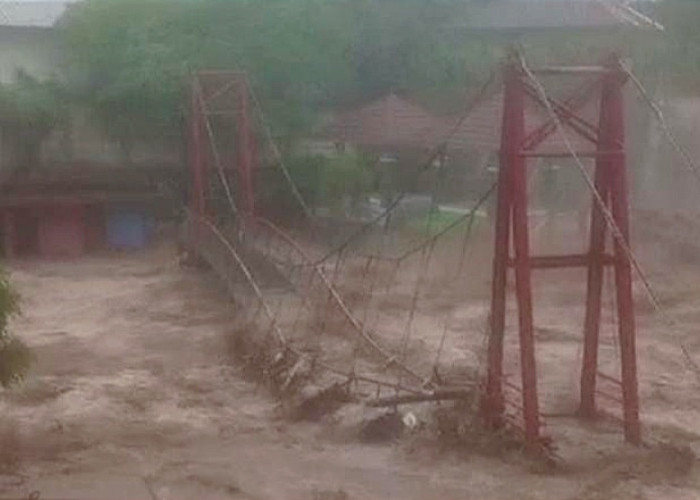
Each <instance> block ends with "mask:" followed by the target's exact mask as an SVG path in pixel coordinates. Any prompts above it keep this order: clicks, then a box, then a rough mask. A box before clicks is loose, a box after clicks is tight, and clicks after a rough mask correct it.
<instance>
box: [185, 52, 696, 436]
mask: <svg viewBox="0 0 700 500" xmlns="http://www.w3.org/2000/svg"><path fill="white" fill-rule="evenodd" d="M562 79H563V80H567V81H568V83H567V84H566V85H561V84H559V85H556V81H557V80H562ZM629 79H632V81H633V82H634V83H635V86H636V87H637V88H638V89H639V90H640V91H642V95H643V96H644V98H645V99H646V100H647V102H648V103H649V104H650V105H651V106H652V109H653V111H654V116H656V117H657V118H658V119H659V121H660V123H661V124H662V126H663V130H664V132H665V133H666V134H667V136H668V138H669V139H670V140H671V144H672V145H673V146H674V148H675V149H676V150H677V152H679V154H680V157H681V159H682V160H683V161H684V164H686V165H687V166H688V168H689V169H690V170H691V171H692V172H693V173H694V175H697V168H696V166H695V164H694V163H693V162H692V159H691V158H690V156H689V155H688V154H687V153H686V152H685V151H684V150H683V149H682V148H681V147H680V145H679V143H678V141H677V140H675V138H674V137H673V135H672V134H671V132H670V129H669V128H668V126H667V125H666V124H665V121H664V119H663V115H662V114H661V112H660V110H659V108H658V107H657V106H655V105H654V103H653V101H652V100H651V98H650V97H649V96H648V94H647V93H646V92H645V91H644V89H643V87H642V86H641V83H639V80H638V79H637V78H636V77H635V76H634V75H633V74H632V73H631V71H630V70H629V68H628V67H627V66H626V65H625V64H623V63H622V62H621V61H620V60H619V59H618V58H616V57H609V58H607V59H606V60H605V61H603V62H602V63H601V64H600V65H596V66H590V67H546V68H535V69H531V68H530V67H529V66H528V64H527V62H526V60H525V59H524V58H523V57H522V55H520V54H513V55H512V56H511V57H510V59H509V61H508V63H507V64H506V65H505V69H504V70H503V71H502V72H501V73H499V74H497V75H496V74H494V76H492V77H491V78H490V79H489V80H488V82H487V83H486V84H485V85H484V86H483V87H482V88H481V89H480V90H479V92H478V93H477V94H476V95H475V97H474V99H473V100H472V102H471V104H470V105H469V106H468V108H467V109H466V112H465V113H464V115H463V116H462V118H461V119H460V120H459V121H458V122H457V123H456V125H455V126H454V127H453V129H452V130H451V131H450V132H449V134H448V135H447V137H445V138H444V139H443V141H441V142H440V143H439V144H437V145H436V146H435V148H434V149H433V151H431V152H430V154H429V155H428V158H427V159H426V161H425V163H424V167H423V168H421V169H419V172H418V174H417V175H418V176H420V175H422V174H423V173H425V172H426V171H428V170H430V168H431V166H432V165H433V164H434V160H435V159H436V158H437V157H438V156H439V155H441V154H444V150H445V147H446V145H448V144H449V141H450V139H451V138H452V136H453V135H454V134H455V133H456V132H457V131H458V130H459V128H460V126H461V125H462V123H463V122H464V120H465V119H466V118H467V117H468V116H469V113H471V112H472V111H473V110H474V109H475V107H476V106H478V105H479V103H480V102H483V101H484V100H485V99H487V98H489V97H491V96H493V95H494V94H497V93H502V96H503V97H502V100H503V102H502V125H501V138H500V141H501V147H500V169H499V174H498V180H497V181H496V182H495V183H494V184H492V185H491V186H490V187H489V188H488V189H486V190H485V191H484V192H483V193H482V195H481V196H480V197H479V198H478V201H476V203H474V204H473V206H472V207H471V209H470V210H469V211H468V212H467V213H466V214H464V215H463V216H461V217H459V218H458V219H456V220H455V221H454V222H452V223H450V224H449V225H447V226H446V227H444V228H442V229H441V230H439V231H437V232H436V231H431V228H430V224H431V219H430V217H429V218H428V221H427V223H426V225H427V228H426V229H427V231H426V233H427V234H428V236H426V237H425V239H423V240H420V241H418V242H414V243H412V244H411V245H408V247H407V248H402V249H401V250H400V251H399V252H398V253H396V252H395V255H388V252H387V249H388V247H390V246H391V245H390V244H388V240H390V239H391V235H390V234H389V231H388V230H387V227H388V224H387V223H386V222H387V219H389V218H390V217H391V216H392V215H393V213H394V212H395V211H396V209H397V207H398V206H399V205H400V202H401V199H402V198H403V197H404V196H405V195H406V193H405V192H404V193H401V194H399V195H398V196H396V197H395V198H394V199H393V201H392V202H391V203H389V204H388V206H387V207H386V208H385V209H384V211H383V212H382V213H381V214H379V215H377V216H376V217H375V218H374V219H373V220H371V221H370V222H367V223H364V224H362V225H360V226H359V227H357V228H355V229H353V230H352V231H351V233H350V235H349V236H348V237H346V238H344V239H343V240H342V241H341V242H340V243H339V244H337V243H336V244H334V245H330V246H329V245H324V244H320V243H319V239H320V238H319V233H320V232H321V231H322V230H321V229H319V224H318V222H317V221H316V220H315V217H314V216H313V215H312V211H311V210H310V208H309V207H308V205H307V204H306V203H305V201H304V199H303V197H302V196H301V194H300V191H299V189H298V188H297V187H296V186H295V184H294V182H293V180H292V178H291V176H290V174H289V172H288V170H287V169H286V167H285V165H284V163H283V161H282V155H281V154H280V152H279V150H278V148H277V147H276V146H275V144H274V141H273V138H272V134H271V132H270V130H269V128H267V125H266V123H265V118H264V116H263V113H262V108H261V106H260V103H259V101H258V100H257V98H256V97H255V95H254V94H253V91H252V88H251V86H250V85H249V83H248V80H247V78H246V75H245V74H243V73H240V72H202V73H199V74H197V75H196V76H195V78H194V79H193V84H192V92H191V112H190V129H189V132H190V137H189V140H190V145H189V146H190V147H189V152H190V167H191V189H190V201H189V210H188V217H187V242H188V245H189V249H190V251H191V252H192V253H193V254H194V255H195V256H196V257H197V258H199V259H201V260H203V261H205V262H206V263H207V264H208V265H209V266H210V267H211V268H212V269H213V270H214V271H215V272H216V274H218V275H219V277H220V278H222V280H223V282H224V283H225V284H226V286H227V287H228V289H229V292H230V293H231V294H232V295H233V296H234V298H235V300H236V303H237V306H238V308H237V310H238V311H239V313H238V325H237V326H238V328H240V329H241V330H242V331H243V330H245V331H248V332H253V333H252V334H251V335H249V337H250V338H252V339H253V342H254V344H255V348H254V349H252V350H251V349H249V352H253V353H255V354H251V355H250V356H252V358H253V361H254V362H255V363H256V364H258V366H259V367H260V368H261V369H264V371H265V374H266V375H267V376H268V377H269V378H270V379H271V380H273V381H274V382H275V384H276V386H277V387H278V388H280V389H282V390H286V389H288V388H290V387H292V386H296V385H297V384H299V383H301V381H303V380H304V379H309V378H313V379H314V380H317V381H318V380H320V379H324V378H325V379H327V381H328V382H329V383H331V384H340V385H342V386H343V387H344V388H345V389H347V390H352V391H355V393H356V394H363V395H364V396H365V397H370V395H371V397H372V398H373V400H374V404H381V402H382V401H389V402H393V403H394V404H398V403H399V402H401V401H420V400H440V399H460V398H461V399H467V400H469V401H471V402H472V404H473V405H474V407H475V410H478V411H475V414H476V415H479V416H480V417H481V418H482V421H483V422H484V423H485V424H486V426H487V427H490V428H494V429H501V428H508V429H510V430H512V431H514V432H516V433H517V434H518V435H519V436H521V437H522V439H523V440H524V442H525V443H526V444H527V446H528V447H529V448H531V449H547V448H548V445H549V441H548V440H547V439H546V438H545V437H544V436H543V435H542V428H543V426H544V419H543V412H542V411H541V409H540V400H539V396H538V380H537V376H538V369H537V359H536V355H535V335H534V325H533V296H532V285H531V272H532V271H533V270H537V269H548V268H567V267H582V268H585V269H586V270H587V293H586V301H585V322H584V335H583V359H582V363H581V367H582V370H581V376H580V407H579V414H580V415H581V416H582V417H587V418H590V417H593V416H595V415H596V414H597V412H598V409H599V407H600V405H601V403H600V402H598V401H597V399H598V396H601V397H603V398H604V399H605V400H611V401H613V402H617V403H618V404H620V406H621V408H622V421H623V425H624V433H625V438H626V440H627V441H628V442H630V443H635V444H638V443H640V442H641V439H642V435H641V426H640V418H639V406H640V403H639V394H638V381H637V366H636V345H635V337H636V332H635V318H634V307H633V296H632V280H633V273H635V272H636V273H637V276H638V277H639V279H640V281H641V282H642V284H643V287H644V289H645V291H646V292H647V294H648V295H649V298H650V300H651V303H652V305H654V307H655V308H657V309H659V311H660V312H661V313H662V315H663V314H664V313H663V310H662V309H661V307H660V305H659V301H658V299H657V296H656V294H655V292H654V290H653V289H652V287H651V286H650V284H649V281H648V280H647V279H646V277H645V275H644V272H643V269H642V268H641V266H640V265H639V262H638V260H637V259H636V257H635V255H634V253H633V252H632V249H631V246H630V238H629V214H628V203H629V202H628V187H627V179H626V170H627V165H626V158H627V156H628V155H627V154H626V151H625V127H624V125H625V124H624V121H625V115H624V105H623V92H622V89H623V87H624V85H625V83H626V82H627V81H628V80H629ZM545 81H546V82H547V84H545ZM552 81H554V82H555V84H554V85H552ZM572 82H573V83H572ZM548 87H554V88H555V89H558V90H560V92H559V93H560V94H562V95H556V96H554V95H553V93H555V92H556V91H554V92H553V91H551V90H549V89H548ZM562 88H563V89H564V91H563V92H561V89H562ZM231 136H235V141H230V140H222V137H231ZM256 137H262V138H263V140H256ZM261 144H265V145H266V146H267V147H261V146H260V145H261ZM531 158H562V159H569V160H571V161H573V164H574V166H575V167H576V168H577V169H578V171H579V173H580V175H581V176H582V178H583V179H584V181H585V184H586V186H587V188H588V189H589V190H590V193H591V198H592V209H591V219H590V230H589V241H588V248H587V249H586V250H585V251H584V252H581V253H578V254H567V255H543V256H531V254H530V234H529V224H528V217H529V215H528V214H529V211H528V179H529V177H530V173H529V172H528V170H527V164H528V160H529V159H531ZM587 160H592V161H593V163H594V175H593V176H591V175H590V174H589V169H588V168H587V167H586V165H585V164H584V162H585V161H587ZM263 164H266V165H268V164H269V165H274V167H264V168H263V167H260V166H259V165H263ZM270 185H275V186H277V187H278V191H275V192H274V197H275V198H276V200H275V203H277V204H279V202H280V199H283V200H285V201H287V202H289V201H290V200H291V203H293V204H294V205H295V207H294V209H289V205H287V207H286V209H283V210H282V212H285V211H286V212H296V213H301V214H302V215H303V217H302V219H301V220H299V218H296V219H294V218H293V217H280V210H279V207H275V203H270V201H269V199H266V196H264V195H263V194H261V191H263V190H264V189H266V188H267V187H269V186H270ZM279 186H285V187H286V188H285V192H284V193H283V194H280V192H279ZM494 193H496V195H497V202H496V214H495V230H494V237H495V242H494V252H493V269H492V278H491V282H492V292H491V295H492V298H491V308H490V314H489V316H488V318H489V320H488V325H487V326H486V328H485V329H482V332H483V334H482V335H475V336H473V337H474V338H473V339H472V340H473V343H472V351H473V352H472V355H473V356H472V357H471V358H469V359H468V360H467V361H465V359H464V357H462V358H460V360H459V362H460V363H461V364H462V365H468V366H462V367H461V368H466V371H465V369H461V370H455V365H456V364H458V363H457V361H456V360H455V357H454V354H449V355H448V354H447V353H448V352H449V353H454V352H455V351H458V350H459V349H460V348H462V349H463V348H464V347H460V346H463V345H464V344H462V343H461V342H460V339H455V338H454V337H455V335H450V332H451V331H452V329H451V328H450V322H451V319H452V318H451V316H450V314H439V315H437V316H438V318H433V322H431V323H426V322H425V321H423V319H421V318H419V317H418V314H417V313H416V310H417V305H418V302H419V301H420V300H421V298H424V297H426V296H429V295H430V294H431V293H435V292H431V291H426V289H425V288H426V287H427V284H428V283H427V282H428V277H429V274H430V273H431V272H432V271H431V266H434V264H435V261H436V260H437V259H436V256H435V253H436V247H437V244H438V242H440V241H441V240H442V239H444V238H447V237H448V236H449V235H450V234H451V233H454V232H455V231H458V230H463V231H464V235H463V237H462V238H460V242H459V247H460V250H459V252H458V256H457V260H456V262H453V263H452V264H451V268H452V269H451V272H450V273H449V276H448V278H447V283H446V284H445V286H446V287H447V286H459V280H460V279H461V275H462V273H461V270H462V267H463V266H464V263H465V259H466V254H467V249H468V247H469V243H470V235H471V234H472V230H473V227H474V224H475V221H476V218H477V214H478V213H479V211H480V209H482V208H483V207H484V205H485V204H486V202H487V200H488V198H489V197H490V196H491V195H493V194H494ZM268 194H269V193H268ZM267 198H269V196H268V197H267ZM282 204H284V203H282ZM263 214H264V216H263ZM275 216H276V217H277V218H279V219H280V220H283V221H286V223H281V224H275V223H273V222H271V221H270V220H269V218H268V217H275ZM289 221H294V223H290V222H289ZM283 225H284V226H285V227H287V229H282V228H281V226H283ZM382 228H384V229H382ZM370 234H371V235H372V236H373V237H374V239H375V240H377V241H378V247H379V251H378V252H376V251H375V252H370V253H365V252H363V251H361V249H360V248H358V247H361V246H362V245H360V244H359V242H360V240H362V239H363V238H366V237H367V236H368V235H370ZM511 248H512V250H511ZM607 267H610V268H611V269H613V271H614V278H615V279H614V284H615V297H616V312H617V325H618V332H617V337H618V341H619V354H620V355H619V370H620V377H619V378H618V377H617V376H615V375H613V374H611V373H604V372H603V371H601V370H600V369H599V365H600V360H599V351H600V347H599V346H600V330H601V310H602V292H603V281H604V276H605V272H604V271H605V269H606V268H607ZM509 268H513V269H514V271H515V273H514V274H515V291H516V298H517V301H516V302H517V312H518V314H517V318H518V342H517V343H514V342H508V341H507V340H506V336H505V333H506V316H507V314H506V313H507V307H506V291H507V289H508V287H507V281H508V278H507V275H508V269H509ZM348 279H350V280H351V281H353V282H354V283H356V286H355V287H354V288H352V289H348V288H347V287H345V286H340V285H339V283H341V282H343V281H347V280H348ZM397 284H399V285H401V286H402V287H403V288H402V289H403V290H404V292H405V296H406V306H407V307H406V308H405V311H404V313H403V317H401V318H398V319H397V318H392V319H391V321H388V320H387V315H386V314H383V313H382V312H381V309H382V305H381V297H382V295H383V294H385V293H386V292H387V291H388V290H389V289H390V288H391V287H396V286H397ZM664 317H665V316H664ZM669 322H672V321H671V320H669ZM428 330H430V331H431V332H438V333H437V334H432V333H431V334H428ZM465 333H466V332H465ZM450 337H453V338H450ZM448 346H449V347H450V348H449V349H448ZM681 348H682V350H683V353H684V356H685V358H686V361H687V362H688V363H689V364H690V366H691V367H692V368H693V369H696V367H695V366H694V363H693V362H692V359H691V358H690V356H689V355H688V353H687V351H686V349H685V348H684V347H683V346H681ZM510 350H517V353H518V354H517V355H516V356H510V355H509V351H510ZM504 359H505V360H512V363H510V362H509V364H508V365H506V364H505V363H504ZM513 366H515V367H519V373H516V371H517V370H516V371H513V370H512V367H513ZM319 384H320V385H321V386H323V382H319ZM599 385H607V386H609V387H610V386H612V388H613V390H614V391H617V392H619V393H620V395H619V396H618V395H615V394H610V393H609V392H605V391H602V390H601V389H600V388H599V387H598V386H599ZM386 394H391V395H392V397H390V398H388V399H387V398H386V397H384V398H382V397H381V396H386ZM378 402H379V403H378Z"/></svg>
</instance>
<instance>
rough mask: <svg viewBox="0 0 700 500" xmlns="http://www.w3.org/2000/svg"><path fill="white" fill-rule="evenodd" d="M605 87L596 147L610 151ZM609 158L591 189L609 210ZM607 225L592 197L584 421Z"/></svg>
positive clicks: (592, 393)
mask: <svg viewBox="0 0 700 500" xmlns="http://www.w3.org/2000/svg"><path fill="white" fill-rule="evenodd" d="M607 90H609V89H607V87H604V88H603V94H602V96H601V102H600V112H599V113H600V114H599V118H598V119H599V122H600V125H599V128H600V133H601V136H600V143H599V145H598V148H599V149H600V150H605V149H607V148H609V147H612V146H613V145H612V144H611V141H612V139H613V136H612V134H611V133H610V132H611V131H610V118H609V114H610V107H609V105H608V101H607V96H608V94H609V92H607V93H606V91H607ZM612 158H613V157H612V156H611V155H604V156H600V157H598V158H597V159H596V166H595V174H594V180H593V182H594V185H595V189H596V191H597V192H598V193H599V194H600V197H601V198H602V199H603V200H604V201H605V203H606V207H608V206H609V192H610V166H611V163H610V160H611V159H612ZM606 230H607V225H606V221H605V218H604V216H603V212H602V210H601V207H600V206H599V204H598V200H597V199H596V197H595V196H593V199H592V212H591V226H590V235H589V239H590V241H589V250H588V252H589V255H590V260H589V266H588V277H587V286H586V313H585V319H584V325H583V362H582V365H581V401H580V405H579V414H580V415H581V416H583V417H586V418H592V417H594V416H595V415H596V404H595V397H596V394H597V392H596V382H597V378H596V374H597V371H598V345H599V341H600V340H599V337H600V315H601V305H602V293H603V277H604V269H603V265H604V263H603V256H604V255H605V237H606Z"/></svg>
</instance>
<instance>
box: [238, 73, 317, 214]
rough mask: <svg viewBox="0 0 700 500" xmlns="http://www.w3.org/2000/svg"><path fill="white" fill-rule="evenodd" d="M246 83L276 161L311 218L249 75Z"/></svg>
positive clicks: (293, 192) (295, 196)
mask: <svg viewBox="0 0 700 500" xmlns="http://www.w3.org/2000/svg"><path fill="white" fill-rule="evenodd" d="M246 84H247V85H246V86H247V87H248V90H249V91H250V96H251V97H252V99H253V105H254V107H255V111H256V112H257V114H258V118H259V119H260V123H261V125H262V127H263V131H264V132H265V138H266V139H267V142H268V143H269V144H270V147H271V148H272V154H273V155H274V156H275V160H276V163H277V165H278V166H279V168H280V170H281V171H282V175H283V176H284V179H285V181H287V184H289V187H290V189H291V190H292V195H293V196H294V198H295V199H296V200H297V203H299V206H300V207H301V209H302V211H303V212H304V216H305V217H306V218H308V219H311V217H312V213H311V209H310V208H309V205H308V204H307V203H306V201H304V197H303V196H302V195H301V193H300V192H299V188H298V187H297V185H296V183H295V182H294V179H292V176H291V174H290V173H289V169H288V168H287V165H286V164H285V162H284V159H283V158H282V153H281V152H280V150H279V148H278V147H277V143H276V142H275V140H274V138H273V136H272V130H271V129H270V126H269V125H268V122H267V119H266V118H265V113H264V111H263V109H262V105H261V104H260V100H259V99H258V96H257V94H256V93H255V90H254V89H253V86H252V85H251V84H250V82H249V81H248V78H247V77H246Z"/></svg>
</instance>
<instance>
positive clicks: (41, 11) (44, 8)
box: [0, 1, 73, 28]
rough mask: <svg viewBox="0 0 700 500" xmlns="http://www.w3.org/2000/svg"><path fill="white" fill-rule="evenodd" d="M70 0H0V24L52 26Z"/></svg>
mask: <svg viewBox="0 0 700 500" xmlns="http://www.w3.org/2000/svg"><path fill="white" fill-rule="evenodd" d="M71 3H73V2H71V1H43V2H42V1H30V2H26V1H25V2H12V1H0V26H12V27H21V28H52V27H53V26H54V25H55V24H56V23H57V22H58V20H59V19H60V18H61V16H63V13H64V12H65V11H66V9H67V8H68V6H69V5H70V4H71Z"/></svg>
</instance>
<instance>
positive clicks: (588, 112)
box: [448, 78, 599, 152]
mask: <svg viewBox="0 0 700 500" xmlns="http://www.w3.org/2000/svg"><path fill="white" fill-rule="evenodd" d="M586 84H587V82H586V81H583V82H582V81H581V80H580V79H570V80H567V79H566V78H564V79H562V78H557V79H556V81H551V82H547V81H545V82H544V85H545V87H546V91H547V94H548V97H549V98H550V99H556V100H557V101H558V102H562V101H564V100H566V99H567V98H568V97H570V96H571V95H572V94H574V93H575V92H576V91H577V89H579V88H581V87H583V86H586ZM590 84H591V83H590V82H588V85H590ZM598 103H599V97H598V96H597V94H594V96H593V98H592V99H590V100H589V101H588V102H586V103H585V105H584V106H583V107H582V109H579V110H578V114H579V115H580V116H582V117H583V118H585V119H586V120H587V121H589V122H590V123H592V124H594V125H597V116H598ZM502 115H503V91H502V89H498V91H496V92H494V93H493V94H491V95H489V96H488V97H486V98H485V99H484V100H483V101H482V102H481V103H480V104H478V105H476V106H475V107H474V108H473V109H472V111H471V112H470V113H469V114H468V115H467V116H466V118H465V119H464V120H463V121H462V122H461V124H460V125H459V127H458V128H457V130H456V131H455V133H454V134H453V135H452V137H451V138H450V139H449V140H448V149H449V150H453V151H454V150H468V149H473V150H477V151H482V152H494V151H498V149H499V147H500V140H501V121H502ZM548 118H549V113H548V112H547V110H546V109H545V108H544V107H543V106H541V105H539V104H537V103H535V102H534V101H533V100H532V99H529V98H528V99H527V100H526V107H525V130H526V134H527V133H530V132H532V131H533V130H535V129H536V128H537V127H538V126H540V125H541V124H543V123H545V122H546V121H548ZM453 123H456V120H455V121H453ZM564 130H565V133H566V136H567V138H568V139H569V141H570V143H571V145H572V146H573V147H574V148H575V149H576V150H577V151H592V150H593V149H594V145H593V144H592V143H591V142H590V141H588V140H587V139H585V138H583V137H581V136H580V135H579V134H578V133H577V132H575V131H574V130H573V129H571V127H569V126H566V125H565V126H564ZM565 149H566V144H565V143H564V140H563V139H562V137H561V134H559V133H557V132H556V131H555V132H553V133H552V134H550V135H549V137H548V138H547V139H546V140H544V141H543V142H542V143H541V144H540V145H539V146H538V147H537V148H536V150H537V151H540V152H561V151H565Z"/></svg>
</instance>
